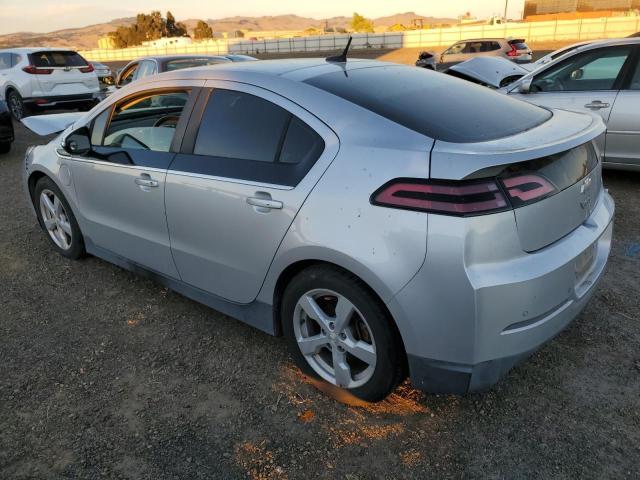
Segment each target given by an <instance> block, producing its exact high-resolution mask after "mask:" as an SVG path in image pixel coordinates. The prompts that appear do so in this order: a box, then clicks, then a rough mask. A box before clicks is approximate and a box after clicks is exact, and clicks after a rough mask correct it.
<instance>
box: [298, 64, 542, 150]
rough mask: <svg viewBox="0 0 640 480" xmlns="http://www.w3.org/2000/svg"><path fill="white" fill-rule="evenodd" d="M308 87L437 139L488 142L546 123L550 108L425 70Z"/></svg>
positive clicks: (342, 75)
mask: <svg viewBox="0 0 640 480" xmlns="http://www.w3.org/2000/svg"><path fill="white" fill-rule="evenodd" d="M306 83H309V84H311V85H313V86H314V87H317V88H320V89H322V90H325V91H327V92H329V93H332V94H334V95H337V96H339V97H342V98H344V99H346V100H348V101H350V102H353V103H355V104H356V105H359V106H361V107H364V108H366V109H368V110H370V111H372V112H374V113H377V114H378V115H381V116H383V117H385V118H388V119H389V120H392V121H394V122H396V123H399V124H400V125H403V126H405V127H407V128H410V129H411V130H414V131H416V132H419V133H422V134H424V135H426V136H428V137H430V138H433V139H436V140H443V141H446V142H454V143H467V142H482V141H487V140H494V139H497V138H503V137H508V136H510V135H514V134H516V133H520V132H523V131H525V130H529V129H531V128H534V127H536V126H538V125H540V124H541V123H544V122H545V121H547V120H548V119H549V118H550V117H551V113H550V112H549V111H548V110H545V109H543V108H540V107H537V106H534V105H532V104H530V103H526V102H522V101H520V100H516V99H514V98H511V97H509V96H507V95H501V94H499V93H496V92H494V91H491V90H489V89H487V88H485V87H480V86H478V85H474V84H472V83H470V82H467V81H464V80H459V79H457V78H453V77H450V76H449V75H442V74H440V73H434V72H429V71H427V70H425V69H422V68H410V67H403V66H391V65H390V66H385V67H373V68H362V69H359V70H351V71H347V72H342V71H340V72H334V73H327V74H324V75H319V76H317V77H312V78H310V79H307V80H306Z"/></svg>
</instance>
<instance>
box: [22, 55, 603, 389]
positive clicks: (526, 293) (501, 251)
mask: <svg viewBox="0 0 640 480" xmlns="http://www.w3.org/2000/svg"><path fill="white" fill-rule="evenodd" d="M24 123H25V124H26V125H27V126H28V127H29V128H31V129H33V130H34V131H36V132H39V133H41V134H50V133H53V132H62V133H61V134H60V135H59V136H57V138H55V139H54V140H53V141H51V142H50V143H49V144H47V145H43V146H38V147H32V148H30V149H29V150H28V151H27V154H26V157H25V166H24V186H25V189H26V191H27V192H28V198H29V202H30V203H31V205H32V206H33V210H34V212H35V214H36V215H37V218H38V221H39V223H40V225H41V227H42V228H43V230H44V232H45V233H46V235H47V237H48V238H49V240H50V241H51V245H52V247H53V248H54V249H55V250H57V251H58V252H59V253H60V254H62V255H64V256H66V257H69V258H72V259H77V258H80V257H82V256H83V255H85V254H91V255H95V256H97V257H100V258H102V259H105V260H107V261H109V262H112V263H114V264H116V265H119V266H121V267H123V268H126V269H129V270H133V271H136V272H140V273H145V274H148V275H150V276H152V278H154V279H155V280H156V281H158V282H159V283H161V284H163V285H166V286H168V287H170V288H172V289H174V290H175V291H177V292H180V293H182V294H183V295H186V296H187V297H190V298H192V299H194V300H196V301H199V302H202V303H204V304H206V305H209V306H210V307H212V308H214V309H216V310H219V311H220V312H223V313H225V314H227V315H230V316H232V317H235V318H238V319H240V320H242V321H244V322H246V323H248V324H250V325H253V326H254V327H257V328H259V329H261V330H264V331H265V332H268V333H270V334H274V335H284V336H285V337H286V338H287V340H288V342H289V344H290V347H291V352H292V355H293V356H294V357H295V359H296V360H297V362H298V363H299V364H300V367H301V368H302V369H303V370H304V371H305V372H307V373H308V374H310V375H315V376H317V377H319V378H321V379H324V380H325V381H327V382H330V383H332V384H334V385H338V386H340V387H343V388H345V389H348V390H349V391H351V392H352V393H353V394H355V395H356V396H359V397H361V398H363V399H366V400H373V401H375V400H380V399H382V398H384V397H385V396H386V395H387V394H388V393H389V392H390V391H392V390H393V388H394V387H395V386H396V385H397V384H398V383H399V382H400V381H401V380H402V379H403V378H405V377H406V376H407V375H409V376H410V377H411V380H412V382H413V385H414V386H416V387H418V388H421V389H423V390H425V391H429V392H453V393H464V392H468V391H477V390H483V389H486V388H488V387H489V386H491V385H493V384H494V383H495V382H497V381H498V379H499V378H500V377H501V376H502V375H503V374H504V373H506V372H507V371H508V370H509V369H510V368H511V367H512V366H513V365H515V364H516V363H517V362H518V361H520V360H522V359H524V358H525V357H526V356H527V355H529V354H530V353H531V352H532V351H534V350H535V349H536V348H538V347H539V346H540V345H541V344H543V343H544V342H546V341H547V340H549V339H551V338H552V337H554V336H555V335H556V334H557V333H558V332H560V331H561V330H562V329H563V328H564V327H566V326H567V324H569V323H570V322H571V321H572V320H573V319H574V318H575V317H576V316H577V315H578V314H579V313H580V311H581V310H582V309H583V308H584V306H585V304H586V303H587V301H588V300H589V298H590V297H591V296H592V294H593V292H594V290H595V288H596V285H597V283H598V280H599V279H600V277H601V276H602V273H603V270H604V267H605V264H606V262H607V258H608V255H609V251H610V246H611V234H612V218H613V213H614V203H613V200H612V199H611V197H610V196H609V195H608V193H607V192H606V191H605V190H604V189H603V186H602V178H601V164H600V151H601V143H602V134H603V132H604V130H605V127H604V124H603V121H602V119H601V118H600V117H598V116H595V115H589V114H581V113H572V112H568V111H563V110H551V109H545V108H541V107H538V106H534V105H531V104H528V103H525V102H521V101H519V100H515V99H513V98H509V97H507V96H505V95H500V94H498V93H495V92H493V91H490V90H489V89H486V88H483V87H479V86H476V85H473V84H471V83H469V82H466V81H463V80H459V79H456V78H452V77H449V76H445V75H442V74H439V73H435V72H431V71H428V70H424V69H417V68H412V67H406V66H400V65H395V64H389V63H382V62H377V61H367V60H349V61H347V62H344V61H341V62H336V61H325V60H324V59H302V60H275V61H260V62H246V63H241V64H225V65H218V66H214V67H202V68H195V69H189V70H181V71H176V72H171V73H166V74H162V75H159V76H156V77H151V78H147V79H142V80H140V81H138V82H135V83H133V84H131V85H130V86H128V87H125V88H123V89H121V90H119V91H118V92H117V93H115V94H113V95H112V96H110V97H109V98H108V99H106V100H105V101H103V102H102V103H100V104H99V105H98V106H96V107H95V108H94V109H93V110H91V111H90V112H88V113H77V114H76V113H72V114H59V115H49V116H38V117H30V118H28V119H25V120H24Z"/></svg>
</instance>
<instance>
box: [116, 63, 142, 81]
mask: <svg viewBox="0 0 640 480" xmlns="http://www.w3.org/2000/svg"><path fill="white" fill-rule="evenodd" d="M139 66H140V64H139V63H134V64H133V65H131V66H129V67H127V69H126V70H125V71H124V72H122V75H121V76H120V79H119V80H118V85H119V86H124V85H128V84H129V83H131V81H132V80H133V76H134V75H135V73H136V71H137V70H138V67H139Z"/></svg>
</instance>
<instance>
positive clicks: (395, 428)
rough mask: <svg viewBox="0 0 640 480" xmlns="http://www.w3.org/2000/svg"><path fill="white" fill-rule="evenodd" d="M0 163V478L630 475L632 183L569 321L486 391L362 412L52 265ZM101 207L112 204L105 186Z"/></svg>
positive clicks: (638, 438) (16, 181)
mask: <svg viewBox="0 0 640 480" xmlns="http://www.w3.org/2000/svg"><path fill="white" fill-rule="evenodd" d="M37 142H43V139H40V138H37V137H36V136H35V135H33V134H31V133H28V132H27V131H26V129H24V128H23V127H22V126H17V139H16V142H15V143H14V145H13V149H12V151H11V153H10V154H8V155H4V156H1V157H0V205H1V208H0V478H7V479H8V478H12V479H23V478H38V479H41V478H46V479H55V478H83V479H85V478H86V479H95V478H100V477H108V478H131V479H164V478H176V479H177V478H180V479H182V478H252V479H260V478H278V479H297V478H302V479H309V478H346V479H351V480H355V479H361V480H362V479H368V478H416V479H418V478H419V479H423V478H461V477H464V478H638V476H639V475H640V349H639V348H638V346H639V345H640V322H639V321H640V316H639V315H640V313H639V312H640V216H639V215H638V205H640V174H632V173H628V172H613V171H610V172H606V174H605V184H606V187H608V188H609V189H610V192H611V194H612V195H613V197H614V198H615V200H616V202H617V212H616V221H615V230H614V244H613V250H612V255H611V258H610V263H609V266H608V271H607V273H606V276H605V278H604V280H603V282H602V284H601V285H600V287H599V290H598V292H597V293H596V295H595V297H594V298H593V300H592V301H591V303H590V304H589V305H588V307H587V308H586V310H585V311H584V312H583V313H582V315H581V316H580V317H579V318H578V319H577V320H576V321H575V322H574V323H573V324H572V325H571V326H570V327H569V328H568V329H567V330H565V331H564V332H563V333H562V334H561V335H559V336H558V337H557V338H556V339H555V340H553V341H552V342H551V343H549V344H548V345H546V346H545V347H543V348H542V349H541V350H540V351H539V352H538V353H536V354H535V355H534V356H533V357H532V358H531V359H530V360H529V361H527V362H526V363H524V364H523V365H521V366H519V367H517V368H515V369H514V370H513V371H512V372H511V373H510V374H509V375H508V376H507V377H506V378H505V379H504V380H502V381H501V382H500V383H499V384H498V385H497V386H496V387H495V388H494V389H493V390H491V391H490V392H488V393H485V394H473V395H466V396H463V397H456V396H435V395H433V396H428V395H423V394H420V393H419V392H417V391H415V390H413V389H412V388H411V387H410V386H409V385H403V386H402V387H400V388H399V390H398V391H397V392H396V393H395V394H393V395H392V396H391V397H390V398H389V399H388V400H386V401H384V402H382V403H380V404H374V405H368V404H363V403H360V402H354V401H353V400H352V399H350V398H348V397H345V396H344V395H342V394H341V392H339V391H338V392H333V391H326V390H325V391H320V390H318V388H316V386H314V384H313V382H311V381H309V380H308V379H305V378H304V377H303V376H302V375H301V374H300V373H299V371H298V370H297V369H296V368H295V367H294V366H293V364H292V362H291V360H290V359H289V358H288V356H287V354H286V352H285V343H284V341H283V340H282V339H280V338H273V337H270V336H267V335H266V334H263V333H261V332H259V331H257V330H255V329H252V328H251V327H248V326H246V325H244V324H242V323H240V322H237V321H234V320H232V319H230V318H227V317H225V316H223V315H221V314H218V313H217V312H215V311H213V310H210V309H208V308H206V307H204V306H202V305H199V304H197V303H195V302H192V301H190V300H187V299H185V298H183V297H181V296H180V295H178V294H175V293H173V292H171V291H169V290H166V289H164V288H162V287H160V286H158V285H157V284H154V283H153V282H152V281H149V280H145V279H141V278H139V277H137V276H135V275H134V274H131V273H128V272H126V271H124V270H122V269H120V268H118V267H116V266H113V265H111V264H108V263H106V262H103V261H101V260H98V259H96V258H87V259H85V260H82V261H79V262H73V261H69V260H67V259H65V258H63V257H61V256H60V255H58V254H56V253H55V252H54V251H53V249H52V248H51V247H50V245H49V243H48V241H47V239H46V237H45V235H44V234H43V233H42V232H41V231H40V229H39V227H38V225H37V223H36V220H35V218H34V217H33V216H32V215H31V213H30V212H29V208H28V207H27V205H26V201H25V199H24V196H23V194H22V191H21V185H20V175H21V166H22V157H23V154H24V151H25V149H26V147H27V145H29V144H31V143H37ZM114 194H117V193H116V192H114Z"/></svg>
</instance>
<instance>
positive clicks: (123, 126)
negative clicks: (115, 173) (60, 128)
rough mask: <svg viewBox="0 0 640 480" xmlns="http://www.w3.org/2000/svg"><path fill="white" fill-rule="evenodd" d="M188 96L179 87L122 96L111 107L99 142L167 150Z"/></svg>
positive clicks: (121, 146) (186, 92)
mask: <svg viewBox="0 0 640 480" xmlns="http://www.w3.org/2000/svg"><path fill="white" fill-rule="evenodd" d="M188 99H189V91H187V90H180V91H172V92H162V93H153V94H148V95H143V96H139V97H135V98H133V99H126V100H123V101H122V102H121V103H118V104H116V106H115V108H114V110H113V114H112V115H111V121H110V122H109V125H108V127H107V128H106V131H105V134H104V140H103V142H102V145H103V146H105V147H115V148H123V149H133V150H151V151H154V152H168V151H169V149H170V147H171V142H172V141H173V136H174V134H175V131H176V126H177V125H178V122H179V121H180V117H181V115H182V111H183V110H184V107H185V105H186V103H187V100H188ZM92 140H94V139H93V138H92Z"/></svg>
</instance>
